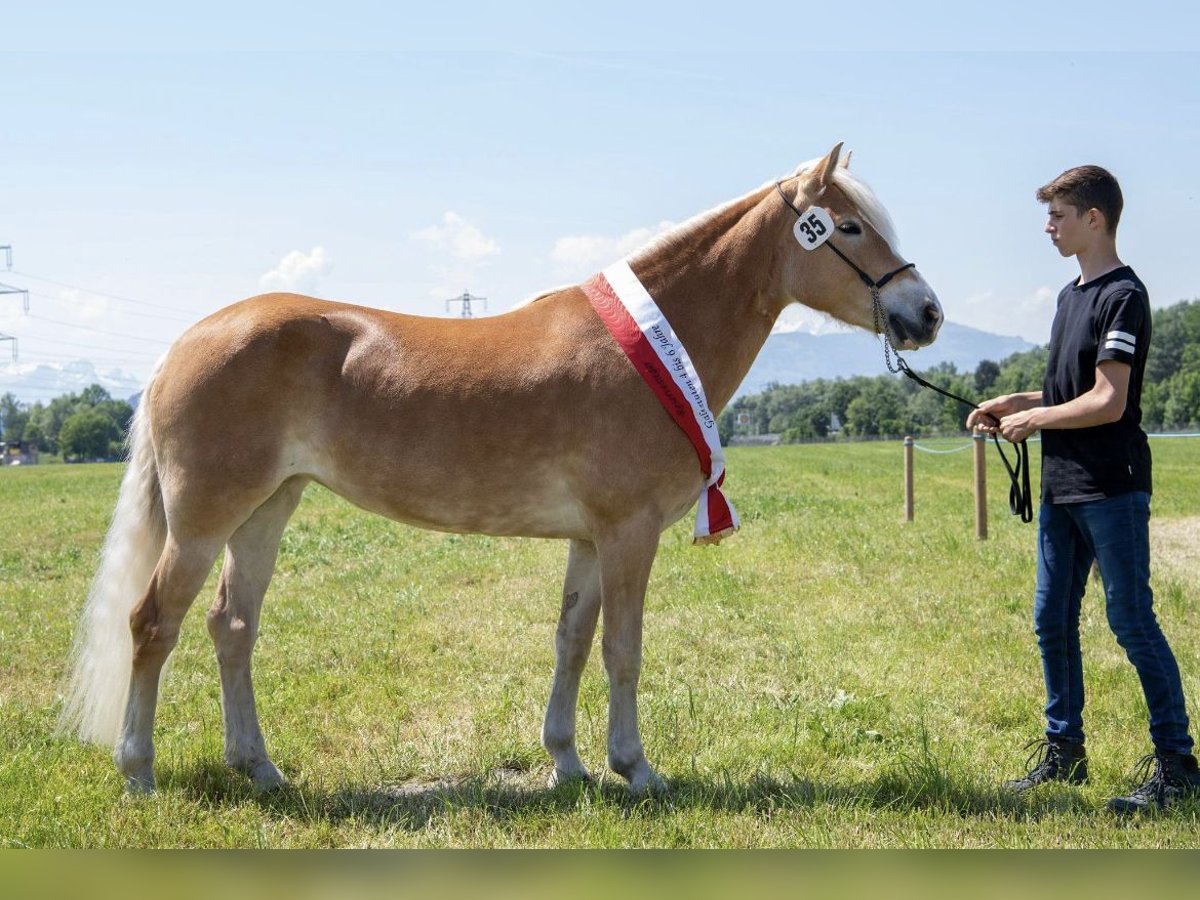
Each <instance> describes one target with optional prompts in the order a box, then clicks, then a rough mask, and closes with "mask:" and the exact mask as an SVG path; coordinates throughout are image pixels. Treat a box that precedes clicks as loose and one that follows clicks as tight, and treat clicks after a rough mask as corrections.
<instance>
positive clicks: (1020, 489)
mask: <svg viewBox="0 0 1200 900" xmlns="http://www.w3.org/2000/svg"><path fill="white" fill-rule="evenodd" d="M775 190H777V191H779V196H780V198H781V199H782V200H783V202H784V203H786V204H787V205H788V208H789V209H791V211H792V212H794V213H795V214H796V217H797V218H801V219H802V218H804V213H802V212H801V211H800V210H798V209H796V205H795V204H794V203H792V201H791V200H789V199H788V196H787V194H785V193H784V192H783V185H782V183H780V182H778V181H777V182H775ZM825 246H826V247H828V248H829V249H830V250H832V251H833V252H834V253H836V254H837V255H838V256H840V257H841V258H842V260H843V261H844V262H845V263H846V265H848V266H849V267H850V268H852V269H853V270H854V271H855V272H857V273H858V277H859V278H861V279H862V282H863V284H865V285H866V286H867V287H868V288H870V290H871V311H872V313H873V315H874V316H875V329H876V331H878V332H879V334H880V336H881V337H882V339H883V359H884V362H885V363H886V364H887V367H888V371H889V372H893V373H896V374H898V373H900V372H903V373H904V374H905V375H906V376H907V377H909V378H911V379H912V380H913V381H915V382H916V383H917V384H919V385H921V387H927V388H930V389H931V390H934V391H937V392H938V393H939V394H942V395H943V396H945V397H949V398H950V399H951V400H957V401H958V402H959V403H962V404H965V405H967V406H969V407H971V408H972V409H979V405H978V404H976V403H972V402H971V401H970V400H967V399H966V398H965V397H960V396H958V394H954V393H951V392H950V391H947V390H943V389H942V388H940V387H938V386H937V385H936V384H931V383H930V382H928V381H926V380H925V379H924V378H922V377H921V376H920V375H918V374H917V373H916V372H914V371H913V370H912V369H911V368H909V365H908V363H907V362H906V361H905V360H904V357H902V356H901V355H900V353H899V352H898V351H897V350H896V348H895V347H894V346H893V345H892V335H891V331H890V330H889V329H888V324H887V317H886V316H885V315H884V313H883V302H882V301H881V300H880V299H879V289H880V288H881V287H883V286H884V285H885V284H887V283H888V282H889V281H891V280H892V279H893V278H895V277H896V276H897V275H899V274H900V273H901V272H903V271H904V270H905V269H911V268H913V267H914V266H916V263H905V264H904V265H902V266H900V267H899V268H897V269H893V270H892V271H890V272H888V273H887V274H886V275H884V276H883V277H882V278H880V279H879V280H878V281H876V280H875V279H873V278H871V276H870V275H868V274H867V273H866V272H864V271H863V270H862V269H861V268H859V267H858V265H857V264H856V263H855V262H854V261H853V260H852V259H850V257H848V256H847V255H846V254H845V253H843V252H842V251H841V250H839V249H838V248H837V245H836V244H834V243H833V239H832V238H829V239H826V241H825ZM893 355H894V356H895V357H896V364H895V365H892V356H893ZM986 415H987V416H988V418H990V419H991V420H992V421H993V422H995V423H996V424H997V425H999V424H1000V421H999V420H998V419H997V418H996V417H995V416H993V415H991V414H990V413H986ZM992 441H993V442H994V443H995V445H996V450H997V452H999V454H1000V459H1001V460H1002V461H1003V462H1004V468H1005V469H1007V470H1008V478H1009V481H1010V483H1011V484H1010V487H1009V491H1008V508H1009V510H1010V511H1011V512H1012V514H1013V515H1014V516H1020V517H1021V521H1022V522H1032V521H1033V494H1032V492H1031V491H1030V488H1029V447H1028V446H1027V445H1026V443H1025V441H1020V442H1019V443H1017V444H1016V448H1017V459H1016V463H1015V464H1014V463H1010V462H1009V461H1008V455H1007V454H1006V453H1005V452H1004V448H1003V447H1002V446H1000V438H999V437H997V436H996V435H995V434H993V435H992Z"/></svg>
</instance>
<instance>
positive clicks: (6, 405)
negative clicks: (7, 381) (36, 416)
mask: <svg viewBox="0 0 1200 900" xmlns="http://www.w3.org/2000/svg"><path fill="white" fill-rule="evenodd" d="M28 421H29V412H28V410H26V409H25V405H24V404H23V403H18V402H17V398H16V395H15V394H13V393H11V392H10V393H7V394H5V395H4V396H3V397H0V441H20V440H24V439H25V426H26V424H27V423H28Z"/></svg>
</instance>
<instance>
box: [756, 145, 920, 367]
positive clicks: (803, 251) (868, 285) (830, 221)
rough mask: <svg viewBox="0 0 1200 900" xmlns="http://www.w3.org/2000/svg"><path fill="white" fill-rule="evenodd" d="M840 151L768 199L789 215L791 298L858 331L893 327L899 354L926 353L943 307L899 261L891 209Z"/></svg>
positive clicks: (786, 269) (786, 272) (786, 257)
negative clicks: (852, 171) (918, 349)
mask: <svg viewBox="0 0 1200 900" xmlns="http://www.w3.org/2000/svg"><path fill="white" fill-rule="evenodd" d="M841 149H842V145H841V144H840V143H839V144H838V145H837V146H836V147H834V148H833V149H832V150H831V151H829V154H828V155H827V156H825V157H824V158H823V159H821V160H818V161H817V162H816V163H813V164H810V165H807V166H803V167H802V168H801V169H800V170H799V171H798V172H796V174H795V175H794V176H792V177H791V178H786V179H784V180H783V181H782V182H780V184H779V190H778V191H774V192H772V193H773V194H774V196H773V197H771V198H769V199H768V202H773V203H778V204H779V206H780V207H781V209H782V210H783V213H784V214H785V215H784V216H783V217H782V218H780V219H779V221H781V222H786V226H787V233H786V236H784V235H782V234H781V239H782V240H783V256H782V259H783V278H784V294H785V296H786V297H787V299H788V300H789V301H797V302H800V303H803V304H804V305H805V306H808V307H811V308H812V309H817V310H820V311H822V312H826V313H828V314H830V315H831V316H834V317H835V318H838V319H841V320H842V321H843V322H847V323H848V324H851V325H858V326H860V327H862V328H866V329H868V330H870V331H873V332H879V331H880V330H881V327H886V329H887V331H888V333H889V334H888V336H889V337H890V338H891V340H892V342H893V343H894V345H895V346H896V347H897V348H898V349H901V350H911V349H915V348H916V347H923V346H925V345H926V344H929V343H932V342H933V339H934V338H935V337H936V336H937V333H938V328H940V327H941V324H942V307H941V304H939V303H938V300H937V297H936V296H935V295H934V293H933V290H932V289H931V288H930V287H929V285H928V284H926V283H925V279H924V278H922V277H921V276H920V274H918V272H917V271H916V269H914V268H912V266H911V264H906V263H905V262H904V260H902V259H901V258H900V255H899V253H898V252H897V251H896V236H895V230H894V228H893V227H892V222H891V219H890V218H889V216H888V214H887V210H885V209H884V208H883V205H882V204H881V203H880V202H879V201H878V200H877V199H876V198H875V195H874V193H872V191H871V189H870V188H868V187H867V186H866V185H865V184H864V183H863V182H861V181H859V180H858V179H857V178H855V177H854V176H853V175H851V174H850V171H849V169H848V168H847V165H848V163H849V154H847V155H846V159H845V160H844V161H843V162H842V163H841V164H839V162H838V160H839V157H840V155H841ZM781 198H782V199H781ZM785 202H786V203H787V204H788V205H790V206H791V207H792V209H790V210H789V209H787V208H786V207H784V203H785ZM876 295H877V296H878V303H876V302H875V296H876Z"/></svg>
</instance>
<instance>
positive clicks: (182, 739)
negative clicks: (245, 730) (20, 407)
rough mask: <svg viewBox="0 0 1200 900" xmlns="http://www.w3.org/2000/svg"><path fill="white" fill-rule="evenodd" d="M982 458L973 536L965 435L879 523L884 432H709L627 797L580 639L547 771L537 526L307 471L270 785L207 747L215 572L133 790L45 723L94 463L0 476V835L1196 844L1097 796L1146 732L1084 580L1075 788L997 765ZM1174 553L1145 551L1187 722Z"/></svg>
mask: <svg viewBox="0 0 1200 900" xmlns="http://www.w3.org/2000/svg"><path fill="white" fill-rule="evenodd" d="M953 444H954V442H947V446H950V445H953ZM1154 453H1155V470H1156V485H1157V490H1158V493H1157V495H1156V498H1155V517H1156V520H1155V524H1156V526H1157V525H1158V524H1159V520H1162V522H1164V523H1167V524H1171V523H1175V524H1179V523H1180V522H1181V521H1183V520H1188V519H1192V520H1195V522H1196V523H1197V524H1200V467H1197V466H1196V464H1195V458H1196V444H1195V442H1193V441H1187V440H1175V441H1156V442H1155V443H1154ZM1034 455H1035V456H1036V453H1035V454H1034ZM988 465H989V478H990V481H991V484H990V501H989V502H990V508H989V513H990V522H989V525H990V539H989V540H987V541H985V542H979V541H976V540H975V537H974V512H973V508H972V493H971V471H970V470H971V459H970V454H969V453H959V454H953V455H944V456H930V455H926V454H921V453H918V454H917V457H916V521H915V522H914V523H912V524H909V525H905V524H903V523H902V512H903V510H902V497H901V448H900V446H899V445H898V444H896V443H877V444H850V445H815V446H793V447H776V448H763V449H736V448H735V449H733V450H732V451H730V452H729V477H728V481H727V489H728V490H727V493H728V495H729V496H730V498H731V499H732V500H733V501H734V503H735V504H736V505H737V507H738V509H739V511H740V512H741V514H742V517H743V521H744V527H743V530H742V532H741V533H740V534H738V535H737V536H736V537H734V538H733V539H731V540H729V541H727V542H725V543H723V544H722V545H721V546H719V547H717V548H695V547H692V546H691V542H690V529H691V521H690V517H689V518H688V519H687V520H685V521H683V522H681V523H679V524H677V525H676V526H675V527H674V528H672V529H671V530H670V531H669V532H668V533H667V534H666V535H665V536H664V539H663V542H662V548H661V550H660V553H659V557H658V560H657V562H656V564H655V569H654V574H653V577H652V580H651V585H650V594H649V597H648V601H647V607H646V625H645V634H646V640H645V660H644V666H643V675H642V686H641V694H640V697H641V703H640V711H641V722H642V734H643V739H644V742H645V745H646V748H647V753H648V755H649V756H650V759H651V762H652V763H653V764H655V765H656V767H657V768H658V769H659V771H660V772H661V773H662V774H663V775H664V776H665V777H666V778H667V779H668V782H669V785H670V789H669V791H668V793H667V794H666V795H665V796H663V797H659V798H649V799H632V798H630V797H629V796H628V795H627V793H626V791H625V790H624V787H623V782H622V781H621V780H620V779H619V778H617V777H616V776H614V775H612V774H611V773H609V772H608V771H607V770H606V769H605V767H604V753H605V750H604V748H605V727H606V703H607V700H606V690H607V685H606V681H605V678H604V674H603V668H602V666H601V665H600V658H599V657H600V654H599V649H598V647H597V648H595V649H594V652H593V656H592V660H591V661H590V663H589V667H588V671H587V673H586V675H585V677H584V681H583V687H582V691H581V700H580V714H579V740H580V749H581V753H582V755H583V756H584V759H585V762H587V763H588V764H589V766H590V767H591V768H592V770H593V772H595V773H596V774H597V775H598V776H599V778H598V783H597V784H595V785H591V786H580V785H566V786H563V787H560V788H556V789H554V790H549V789H546V788H544V787H543V785H544V783H545V778H546V776H547V775H548V774H549V760H548V758H547V757H546V756H545V754H544V753H543V751H542V750H541V749H540V747H539V744H538V735H539V732H540V725H541V716H542V712H543V708H544V704H545V700H546V696H547V693H548V690H549V684H550V677H551V672H552V669H553V635H554V628H555V624H556V619H557V613H558V608H559V590H560V579H561V576H562V570H563V566H564V563H565V559H566V545H565V544H564V543H561V542H552V541H524V540H516V539H513V540H510V539H496V538H486V537H459V536H451V535H442V534H435V533H431V532H422V531H417V530H413V529H410V528H405V527H403V526H400V525H397V524H395V523H393V522H389V521H386V520H384V519H380V518H377V517H373V516H369V515H367V514H365V513H362V512H360V511H358V510H356V509H354V508H353V507H351V506H349V505H348V504H346V503H344V502H343V501H341V500H340V499H338V498H336V497H334V496H333V495H331V494H330V493H328V492H327V491H324V490H321V489H319V488H316V487H313V488H310V490H309V492H308V494H307V495H306V497H305V500H304V502H303V504H302V506H301V508H300V510H299V511H298V513H297V514H296V516H295V518H294V519H293V521H292V524H291V526H290V527H289V530H288V532H287V534H286V536H285V538H284V542H283V547H282V551H281V555H280V563H279V567H278V571H277V574H276V578H275V581H274V583H273V585H272V588H271V592H270V593H269V594H268V597H267V604H266V610H265V613H264V624H263V632H262V636H261V638H260V642H259V647H258V651H257V653H256V656H255V664H256V683H257V687H258V694H259V710H260V714H261V717H262V721H263V727H264V730H265V732H266V736H267V742H268V748H269V749H270V751H271V753H272V756H273V758H274V760H275V762H276V764H277V765H279V766H280V768H281V769H282V770H283V771H284V773H285V774H286V775H287V776H288V777H289V778H290V779H291V782H292V784H291V786H290V787H288V788H286V789H284V790H281V791H278V792H276V793H274V794H268V795H265V796H255V795H254V794H253V793H252V792H251V790H250V789H249V786H248V784H247V783H246V781H245V780H244V779H243V778H242V777H241V776H238V775H235V774H233V773H231V772H229V771H227V770H226V769H225V768H224V766H223V765H222V764H221V743H220V742H221V735H220V711H219V700H218V697H219V687H218V682H217V672H216V662H215V659H214V656H213V653H212V648H211V645H210V643H209V641H208V636H207V633H206V631H205V629H204V626H203V621H202V612H203V609H204V608H205V606H206V604H207V602H208V600H209V598H210V597H211V593H212V584H211V583H210V585H209V588H207V589H206V592H205V595H202V596H201V598H200V599H199V600H198V602H197V604H196V606H195V607H194V608H193V611H192V613H191V614H190V615H189V617H188V619H187V621H186V622H185V625H184V634H183V637H182V639H181V641H180V645H179V648H178V650H177V651H176V653H175V655H174V657H173V662H172V667H171V671H170V672H169V674H168V676H167V678H166V681H165V686H164V692H163V701H162V703H161V705H160V709H159V718H158V724H157V728H156V742H157V749H158V759H157V763H156V769H157V773H158V779H159V791H158V793H157V794H156V795H154V796H153V797H149V798H138V799H130V798H126V797H124V796H123V794H122V783H121V780H120V778H119V777H118V775H117V773H116V771H115V769H114V768H113V766H112V763H111V761H110V760H109V758H108V754H107V752H106V751H104V750H101V749H98V748H95V747H90V746H81V745H79V744H77V743H75V742H73V741H70V740H66V739H62V738H58V737H55V736H54V735H53V724H54V721H55V717H56V715H57V711H58V707H59V703H60V697H59V693H58V692H59V690H60V689H61V682H62V678H63V675H64V666H65V661H66V657H67V651H68V647H69V644H70V640H71V635H72V633H73V629H74V623H75V619H76V616H77V614H78V611H79V608H80V606H81V603H82V600H83V597H84V595H85V593H86V590H87V585H88V582H89V580H90V578H91V575H92V572H93V570H94V567H95V563H96V558H97V554H98V552H99V546H100V542H101V540H102V537H103V533H104V530H105V527H106V524H107V520H108V516H109V515H110V513H111V510H112V506H113V503H114V500H115V496H116V490H117V485H118V482H119V479H120V475H121V467H120V466H111V465H110V466H54V467H30V468H25V469H20V470H5V471H2V472H0V512H2V513H3V521H4V534H3V540H2V543H0V846H31V847H97V846H107V847H258V846H269V847H346V846H351V847H359V846H383V847H447V846H454V847H463V846H467V847H641V846H649V847H1057V846H1076V847H1126V846H1139V847H1166V846H1195V845H1196V843H1197V841H1196V837H1195V835H1196V826H1197V823H1198V821H1200V803H1195V804H1187V805H1185V806H1183V807H1182V808H1181V809H1180V810H1178V811H1176V812H1173V813H1171V814H1168V815H1163V816H1155V817H1148V818H1145V819H1143V820H1139V821H1136V822H1134V823H1122V822H1118V821H1115V820H1114V819H1113V818H1112V817H1111V816H1110V815H1109V814H1107V813H1106V812H1105V810H1104V808H1103V807H1104V801H1105V800H1106V799H1107V797H1109V796H1111V795H1112V794H1113V793H1114V792H1117V791H1121V790H1124V789H1125V788H1126V787H1127V786H1128V784H1129V782H1128V778H1129V772H1130V769H1131V767H1132V764H1133V763H1134V761H1135V760H1136V759H1137V758H1138V757H1139V756H1140V755H1141V754H1142V753H1144V752H1146V751H1147V750H1148V737H1147V734H1146V711H1145V707H1144V703H1143V701H1142V697H1141V691H1140V689H1139V687H1138V684H1137V679H1136V677H1135V675H1134V673H1133V670H1132V668H1131V667H1130V666H1129V664H1128V663H1127V662H1126V661H1125V659H1124V655H1123V653H1122V652H1121V651H1120V649H1119V648H1118V647H1117V646H1116V644H1115V642H1114V640H1113V638H1112V636H1111V634H1110V633H1109V631H1108V628H1107V625H1106V623H1105V619H1104V613H1103V602H1102V597H1101V595H1100V594H1099V593H1098V591H1097V590H1095V589H1090V590H1089V596H1088V598H1087V599H1086V600H1085V612H1084V622H1083V629H1084V633H1083V641H1084V653H1085V671H1086V675H1087V686H1088V690H1089V695H1088V706H1087V712H1086V716H1087V724H1088V728H1089V759H1090V763H1091V769H1092V782H1091V783H1090V784H1088V785H1087V786H1085V787H1082V788H1062V789H1050V790H1047V791H1045V792H1043V793H1039V794H1037V795H1035V796H1033V797H1029V798H1025V799H1014V798H1011V797H1008V796H1005V795H1004V794H1003V793H1002V792H1001V791H1000V790H999V789H998V784H999V782H1000V781H1002V780H1003V779H1004V778H1006V777H1011V776H1012V775H1014V774H1015V773H1017V772H1018V771H1020V770H1021V769H1022V767H1023V765H1024V763H1025V754H1024V752H1023V751H1022V746H1023V745H1024V744H1025V742H1027V741H1029V740H1031V739H1033V738H1036V737H1038V736H1039V734H1040V732H1041V727H1042V723H1041V706H1042V684H1041V674H1040V665H1039V662H1038V655H1037V648H1036V644H1035V642H1034V639H1033V635H1032V626H1031V614H1030V608H1031V592H1032V587H1033V584H1032V582H1033V574H1034V557H1033V553H1034V546H1033V543H1034V528H1035V526H1033V525H1022V524H1021V523H1020V522H1019V521H1017V520H1016V519H1013V518H1012V517H1010V516H1009V515H1008V509H1007V482H1006V481H1005V482H1002V475H1003V472H1002V470H1001V468H1000V464H999V461H998V459H997V458H996V457H995V454H994V452H993V451H991V450H989V456H988ZM1036 475H1037V473H1036V471H1035V473H1034V477H1035V479H1036ZM1195 572H1196V570H1195V568H1194V567H1187V566H1176V567H1169V568H1168V567H1162V568H1160V569H1159V570H1157V571H1156V575H1155V588H1156V590H1157V596H1158V599H1159V612H1160V616H1161V618H1162V620H1163V623H1164V628H1165V630H1166V631H1167V634H1168V636H1169V638H1170V639H1171V642H1172V646H1173V648H1174V650H1175V652H1176V655H1177V656H1178V657H1179V662H1180V667H1181V669H1182V671H1183V672H1184V686H1185V689H1186V691H1187V693H1188V696H1189V698H1190V699H1191V701H1192V707H1191V708H1192V711H1193V714H1195V712H1196V707H1195V701H1196V698H1197V696H1198V695H1200V628H1198V627H1197V625H1198V624H1200V622H1198V617H1200V613H1198V612H1197V611H1196V609H1195V603H1194V601H1195V599H1196V596H1197V591H1198V589H1200V578H1198V576H1197V575H1196V574H1195Z"/></svg>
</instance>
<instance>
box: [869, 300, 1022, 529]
mask: <svg viewBox="0 0 1200 900" xmlns="http://www.w3.org/2000/svg"><path fill="white" fill-rule="evenodd" d="M871 308H872V311H873V314H874V316H875V330H876V331H877V332H878V333H879V339H880V341H881V342H882V343H883V360H884V363H886V364H887V367H888V371H889V372H891V373H892V374H895V375H898V374H900V373H901V372H903V373H904V374H905V375H906V376H907V377H909V378H911V379H912V380H913V381H915V382H916V383H917V384H919V385H920V386H921V387H927V388H929V389H930V390H933V391H937V392H938V393H939V394H941V395H942V396H944V397H949V398H950V399H951V400H956V401H958V402H959V403H962V404H964V405H965V406H969V407H971V408H972V409H979V404H978V403H972V402H971V401H970V400H968V399H967V398H966V397H960V396H958V394H955V393H953V392H952V391H947V390H945V389H944V388H940V387H938V386H937V385H936V384H931V383H930V382H928V381H926V380H925V379H924V378H922V377H921V376H920V375H918V374H917V373H916V372H914V371H913V370H912V369H910V368H909V366H908V363H907V362H906V361H905V359H904V357H903V356H901V355H900V353H899V351H898V350H896V348H895V347H894V346H892V333H891V331H890V330H889V329H888V326H887V317H886V316H885V315H884V312H883V302H882V301H881V300H880V299H879V289H878V288H874V287H873V288H871ZM893 354H895V357H896V364H895V365H892V355H893ZM984 415H986V416H987V417H988V418H989V419H991V420H992V421H993V422H995V423H996V424H997V425H999V424H1000V420H999V419H997V418H996V417H995V416H993V415H992V414H991V413H985V414H984ZM992 443H994V444H995V445H996V451H997V452H998V453H999V454H1000V460H1001V462H1003V463H1004V468H1005V469H1007V470H1008V478H1009V481H1010V483H1011V484H1010V486H1009V490H1008V508H1009V510H1010V511H1011V512H1012V514H1013V515H1014V516H1020V517H1021V521H1022V522H1032V521H1033V493H1032V491H1031V490H1030V487H1029V447H1028V445H1027V444H1026V443H1025V441H1023V440H1022V441H1019V442H1017V443H1016V445H1015V446H1016V448H1017V460H1016V463H1015V464H1014V463H1011V462H1009V460H1008V454H1007V453H1005V452H1004V447H1003V446H1001V444H1000V438H999V437H998V436H997V435H995V434H994V433H993V434H992Z"/></svg>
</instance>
